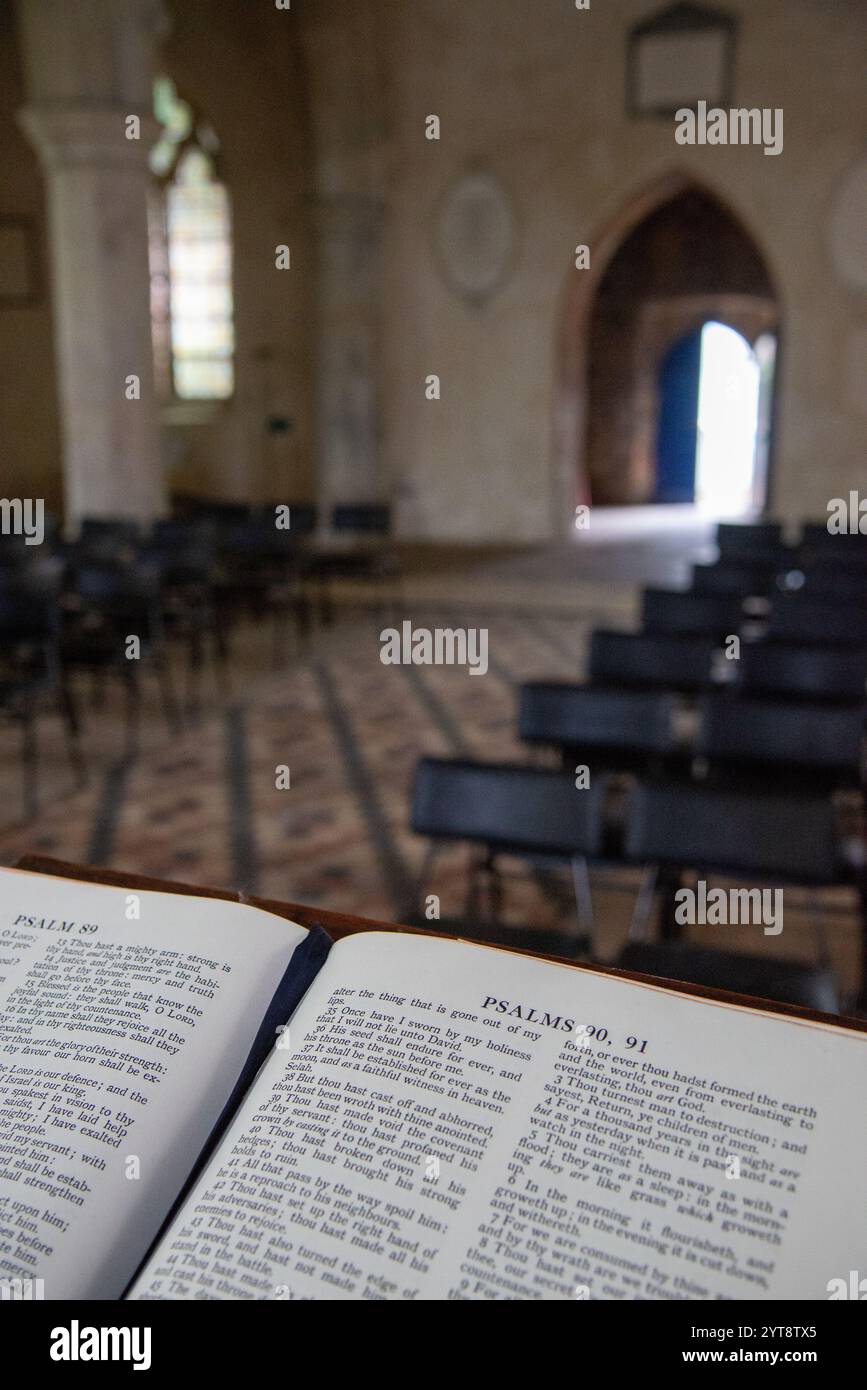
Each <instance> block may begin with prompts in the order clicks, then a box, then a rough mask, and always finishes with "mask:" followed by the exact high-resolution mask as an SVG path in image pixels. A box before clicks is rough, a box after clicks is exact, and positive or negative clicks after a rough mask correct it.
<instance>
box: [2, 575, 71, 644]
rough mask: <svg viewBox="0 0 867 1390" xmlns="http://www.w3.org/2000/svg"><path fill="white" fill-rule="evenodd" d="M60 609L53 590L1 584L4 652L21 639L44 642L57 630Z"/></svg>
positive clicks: (21, 640)
mask: <svg viewBox="0 0 867 1390" xmlns="http://www.w3.org/2000/svg"><path fill="white" fill-rule="evenodd" d="M58 624H59V612H58V609H57V606H56V604H55V602H54V600H53V598H52V596H51V595H50V594H47V593H36V592H33V591H32V590H28V589H26V588H22V587H12V586H6V585H2V586H0V655H6V654H8V649H9V648H10V647H12V646H14V644H16V643H18V642H28V641H34V642H44V641H46V640H47V639H50V638H52V637H53V636H54V635H55V633H56V632H57V628H58Z"/></svg>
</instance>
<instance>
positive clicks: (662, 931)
mask: <svg viewBox="0 0 867 1390" xmlns="http://www.w3.org/2000/svg"><path fill="white" fill-rule="evenodd" d="M657 888H658V892H659V939H660V941H680V940H682V938H683V927H682V926H681V925H680V923H679V922H678V921H677V918H676V916H675V913H676V911H677V891H678V889H679V888H680V870H679V869H661V870H660V872H659V878H658V880H657Z"/></svg>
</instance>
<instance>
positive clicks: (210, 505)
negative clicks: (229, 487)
mask: <svg viewBox="0 0 867 1390" xmlns="http://www.w3.org/2000/svg"><path fill="white" fill-rule="evenodd" d="M252 515H253V507H252V506H251V504H250V503H249V502H225V501H223V500H222V499H220V498H214V497H195V496H192V495H191V494H187V493H175V494H174V496H173V497H172V516H173V517H175V518H176V519H177V520H179V521H191V520H192V521H203V520H204V521H210V522H213V523H214V524H215V525H218V526H231V525H234V524H238V523H240V522H244V521H249V520H250V518H251V517H252Z"/></svg>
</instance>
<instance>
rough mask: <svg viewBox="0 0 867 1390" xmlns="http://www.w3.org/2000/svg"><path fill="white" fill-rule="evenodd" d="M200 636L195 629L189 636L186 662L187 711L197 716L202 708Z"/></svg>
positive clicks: (201, 645)
mask: <svg viewBox="0 0 867 1390" xmlns="http://www.w3.org/2000/svg"><path fill="white" fill-rule="evenodd" d="M204 659H205V654H204V647H203V644H202V634H201V632H200V631H199V630H198V628H195V629H194V630H193V631H192V632H191V633H190V635H189V648H188V660H187V711H188V712H189V713H190V714H191V715H195V714H198V713H199V712H200V711H201V707H202V667H203V665H204Z"/></svg>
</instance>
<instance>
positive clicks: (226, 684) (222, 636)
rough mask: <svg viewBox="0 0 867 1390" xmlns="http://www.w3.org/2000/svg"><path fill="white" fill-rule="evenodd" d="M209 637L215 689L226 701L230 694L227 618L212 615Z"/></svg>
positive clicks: (217, 614)
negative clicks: (211, 646)
mask: <svg viewBox="0 0 867 1390" xmlns="http://www.w3.org/2000/svg"><path fill="white" fill-rule="evenodd" d="M211 636H212V639H213V645H214V671H215V673H216V677H217V689H218V691H219V693H220V695H222V697H223V699H225V700H228V699H229V698H230V697H231V694H232V679H231V674H230V670H231V667H230V655H231V654H230V650H229V637H228V618H226V619H225V620H221V615H220V614H219V613H216V614H215V615H214V626H213V629H212V633H211Z"/></svg>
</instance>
